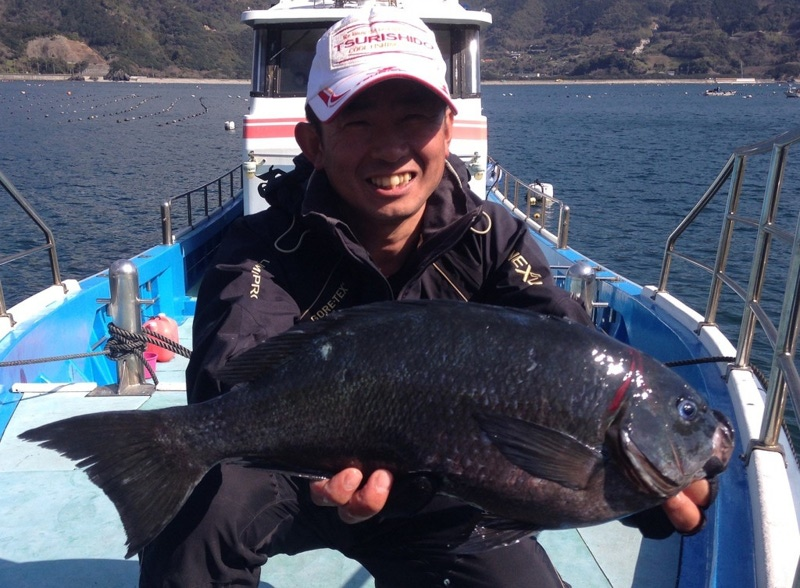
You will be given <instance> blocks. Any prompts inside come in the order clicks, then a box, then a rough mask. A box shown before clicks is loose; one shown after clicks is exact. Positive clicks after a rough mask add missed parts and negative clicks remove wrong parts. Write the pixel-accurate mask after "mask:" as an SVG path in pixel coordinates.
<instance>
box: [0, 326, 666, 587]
mask: <svg viewBox="0 0 800 588" xmlns="http://www.w3.org/2000/svg"><path fill="white" fill-rule="evenodd" d="M190 333H191V320H187V321H185V322H184V324H182V325H181V326H180V330H179V335H180V339H181V342H182V343H184V344H185V343H186V342H189V341H191V334H190ZM186 363H187V360H186V359H185V358H182V357H177V356H176V357H175V359H173V360H172V361H170V362H168V363H160V364H158V371H157V376H158V378H159V380H160V384H159V387H158V389H157V390H156V391H155V392H154V393H153V394H152V395H151V396H91V395H89V392H91V390H92V389H93V388H94V387H93V386H91V385H87V384H83V385H71V386H64V385H57V384H24V385H20V387H19V391H21V392H22V394H23V396H22V398H21V400H19V402H18V404H17V406H16V409H15V410H14V414H13V417H12V419H11V421H10V422H9V425H8V428H7V430H6V431H5V434H4V435H3V438H2V439H1V440H0V493H1V494H2V496H3V497H4V499H3V501H2V502H1V503H0V584H2V585H3V586H14V587H16V588H26V587H30V588H34V587H35V588H48V587H52V588H73V587H74V588H78V587H81V588H85V587H87V586H103V587H105V588H117V587H119V588H122V587H128V588H130V587H134V586H136V584H137V577H138V565H137V562H136V560H135V559H132V560H125V559H124V553H125V548H124V543H125V535H124V532H123V530H122V525H121V523H120V521H119V518H118V516H117V513H116V510H115V509H114V507H113V505H112V504H111V502H110V501H109V500H108V499H107V498H106V497H105V496H104V495H103V494H102V492H101V491H100V490H99V489H98V488H97V487H96V486H94V484H92V483H91V482H90V481H89V479H88V478H87V476H86V475H85V474H84V473H83V472H82V471H80V470H78V469H76V468H75V465H74V464H73V462H71V461H69V460H67V459H65V458H63V457H61V456H59V455H57V454H56V453H55V452H53V451H49V450H45V449H41V448H39V447H38V446H36V445H34V444H31V443H27V442H23V441H21V440H19V439H17V435H18V434H19V433H21V432H23V431H25V430H27V429H29V428H32V427H36V426H39V425H41V424H44V423H45V422H50V421H54V420H58V419H61V418H66V417H69V416H73V415H77V414H82V413H87V412H100V411H110V410H151V409H156V408H162V407H167V406H174V405H179V404H182V403H183V402H185V385H184V370H185V368H186ZM540 541H541V542H542V544H543V545H544V546H545V548H546V549H547V551H548V553H549V554H550V556H551V558H552V559H553V562H554V563H555V565H556V567H557V569H558V570H559V571H560V572H561V574H562V575H563V576H564V579H565V580H566V581H568V582H569V583H570V584H572V586H573V587H575V588H601V587H602V588H607V587H615V588H616V587H623V586H625V587H627V586H647V587H648V588H660V587H662V586H663V587H667V586H674V585H675V577H674V576H670V575H669V574H665V573H664V570H675V569H676V567H677V566H676V564H675V561H676V560H677V558H678V554H679V551H680V538H678V537H674V538H672V539H670V540H665V541H649V540H642V539H641V536H640V534H639V532H638V531H637V530H635V529H629V528H627V527H624V526H622V525H620V524H619V523H609V524H607V525H602V526H600V527H593V528H588V529H581V530H568V531H558V532H552V531H549V532H544V533H542V535H541V537H540ZM637 545H638V549H637ZM637 551H638V552H639V557H638V559H637V558H636V557H632V554H635V553H636V552H637ZM673 573H674V572H673ZM262 576H263V577H264V578H265V579H266V581H262V582H261V584H260V586H261V587H274V588H295V587H298V588H299V587H303V588H315V587H325V588H332V587H342V588H344V587H346V588H362V587H364V588H366V587H370V586H374V583H373V581H372V578H371V577H370V575H369V574H368V573H367V572H366V570H364V569H363V568H361V567H360V566H359V565H358V564H357V563H356V562H354V561H352V560H349V559H347V558H345V557H343V556H341V555H339V554H338V553H336V552H333V551H328V550H318V551H313V552H309V553H305V554H301V555H297V556H292V557H289V556H280V557H276V558H273V559H272V560H270V562H269V564H268V565H267V566H266V567H265V569H264V571H263V573H262Z"/></svg>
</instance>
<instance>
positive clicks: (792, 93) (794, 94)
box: [786, 86, 800, 98]
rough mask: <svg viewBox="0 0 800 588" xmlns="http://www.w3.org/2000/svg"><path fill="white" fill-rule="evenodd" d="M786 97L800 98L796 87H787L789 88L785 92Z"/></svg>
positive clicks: (799, 92)
mask: <svg viewBox="0 0 800 588" xmlns="http://www.w3.org/2000/svg"><path fill="white" fill-rule="evenodd" d="M786 97H787V98H800V91H799V90H798V89H797V86H789V88H787V90H786Z"/></svg>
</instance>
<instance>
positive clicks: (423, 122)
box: [298, 79, 453, 224]
mask: <svg viewBox="0 0 800 588" xmlns="http://www.w3.org/2000/svg"><path fill="white" fill-rule="evenodd" d="M452 127H453V115H452V113H451V111H450V110H449V109H447V108H446V106H445V104H444V103H443V102H442V100H441V99H439V98H437V97H436V96H435V95H434V94H433V93H432V92H430V91H429V90H427V89H426V88H424V87H423V86H421V85H419V84H417V83H415V82H412V81H409V80H402V79H396V80H388V81H385V82H381V83H379V84H377V85H375V86H374V87H372V88H369V89H367V90H364V92H362V93H361V94H359V95H358V96H357V97H356V98H354V99H353V101H352V102H351V103H349V104H348V105H347V106H345V107H344V108H343V109H342V110H341V111H340V112H339V113H338V115H337V116H336V117H334V119H333V120H332V121H329V122H327V123H323V124H322V134H321V137H319V136H316V133H314V137H316V140H312V141H311V142H312V145H311V146H310V147H308V146H306V145H303V144H302V142H301V147H303V152H304V153H305V154H306V156H307V157H309V159H311V161H312V162H313V164H314V166H315V167H316V169H319V170H325V173H326V174H327V176H328V179H329V181H330V183H331V185H332V186H333V187H334V188H335V189H336V191H337V192H338V193H339V195H340V196H341V197H342V199H343V200H344V202H345V205H346V208H347V209H348V210H347V211H346V214H347V216H348V217H350V218H351V220H355V221H361V223H363V222H365V221H369V222H380V223H388V224H400V223H402V222H403V221H404V220H406V219H411V218H416V219H418V218H420V217H421V215H422V211H423V210H424V206H425V202H426V201H427V199H428V197H429V196H430V195H431V193H432V192H433V190H434V189H435V188H436V186H437V185H438V184H439V181H440V180H441V179H442V174H443V173H444V163H445V158H446V157H447V156H448V154H449V152H450V136H451V132H452ZM306 130H308V129H306ZM298 140H299V138H298ZM356 224H359V223H358V222H357V223H356Z"/></svg>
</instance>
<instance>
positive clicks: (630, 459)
mask: <svg viewBox="0 0 800 588" xmlns="http://www.w3.org/2000/svg"><path fill="white" fill-rule="evenodd" d="M712 412H713V414H714V416H715V417H716V419H717V426H716V428H715V429H714V434H713V435H712V437H711V455H710V456H709V458H708V460H707V461H706V462H705V464H703V467H702V469H701V470H700V471H698V473H697V475H696V476H695V479H699V478H707V479H711V478H714V477H715V476H717V475H719V474H720V473H722V472H723V471H724V470H725V468H726V467H727V466H728V462H729V461H730V458H731V455H732V454H733V447H734V433H733V425H732V424H731V422H730V421H729V420H728V418H727V417H726V416H725V415H723V414H722V413H720V412H718V411H716V410H714V411H712ZM619 443H620V449H621V452H622V453H624V454H625V455H626V456H627V459H625V460H622V461H623V462H624V463H625V467H624V470H625V473H626V474H627V475H628V476H629V477H630V478H631V479H632V480H633V481H634V482H638V483H640V484H641V485H643V486H644V487H645V488H648V489H649V490H650V491H651V492H653V493H654V494H656V495H658V496H661V497H664V498H666V497H668V496H672V495H674V494H675V493H676V492H677V491H678V490H680V489H682V488H684V487H686V486H687V484H686V483H679V482H676V481H675V480H673V479H672V478H670V477H669V476H667V475H665V474H664V473H663V472H662V471H661V470H659V469H658V468H657V467H656V466H654V465H653V464H652V463H651V462H650V460H649V459H648V458H647V456H646V455H645V454H644V453H643V452H642V451H641V450H640V449H639V447H638V446H637V445H636V442H635V441H634V440H633V439H632V438H631V435H630V431H628V430H621V431H620V433H619ZM673 454H674V456H675V464H676V465H677V466H678V467H679V468H680V465H681V460H680V459H679V457H678V455H677V453H676V452H675V449H674V448H673ZM700 472H702V474H701V473H700ZM691 481H694V480H691ZM691 481H690V482H691Z"/></svg>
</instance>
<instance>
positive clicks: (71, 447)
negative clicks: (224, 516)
mask: <svg viewBox="0 0 800 588" xmlns="http://www.w3.org/2000/svg"><path fill="white" fill-rule="evenodd" d="M179 429H180V427H177V426H176V419H175V417H173V416H171V412H170V409H164V410H155V411H152V410H150V411H115V412H105V413H94V414H85V415H80V416H76V417H72V418H68V419H64V420H60V421H56V422H53V423H49V424H47V425H43V426H41V427H38V428H36V429H31V430H29V431H25V432H24V433H22V434H21V435H20V438H21V439H25V440H26V441H33V442H36V443H38V444H39V445H41V446H42V447H46V448H48V449H53V450H56V451H58V452H59V453H61V454H62V455H64V456H66V457H68V458H70V459H72V460H75V461H77V462H78V466H79V467H81V468H83V469H84V470H86V473H87V474H88V475H89V478H90V479H91V481H92V482H94V483H95V484H96V485H97V486H99V487H100V488H101V489H102V490H103V492H105V494H106V496H108V498H109V499H110V500H111V502H113V503H114V506H116V508H117V511H118V512H119V516H120V519H121V520H122V525H123V527H124V528H125V533H126V535H127V543H126V544H127V546H128V552H127V554H126V555H125V557H126V558H128V557H131V556H132V555H134V554H136V553H138V552H139V551H141V550H142V549H143V548H144V546H145V545H147V544H148V543H149V542H150V541H152V540H153V539H154V538H155V537H156V536H157V535H158V534H159V533H160V532H161V531H162V530H163V529H164V527H166V525H167V523H169V521H171V520H172V519H173V518H174V517H175V515H176V514H177V513H178V511H179V510H180V508H181V506H182V505H183V503H184V502H185V501H186V499H187V498H188V496H189V494H190V493H191V491H192V490H193V489H194V487H195V486H196V485H197V484H198V483H199V482H200V480H201V479H202V478H203V476H204V475H205V474H206V472H207V471H208V470H209V469H210V467H211V466H212V465H213V464H209V463H208V461H207V460H203V459H202V457H201V456H202V452H199V451H192V449H193V447H192V444H191V443H189V442H187V440H182V439H180V437H177V431H178V430H179Z"/></svg>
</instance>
